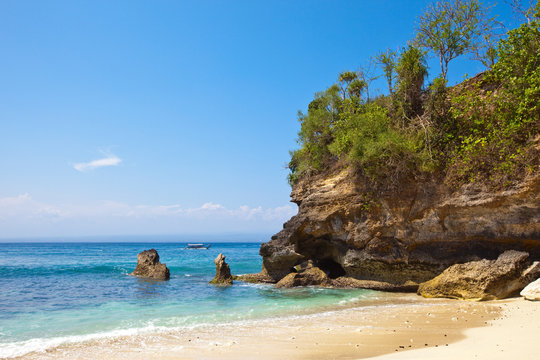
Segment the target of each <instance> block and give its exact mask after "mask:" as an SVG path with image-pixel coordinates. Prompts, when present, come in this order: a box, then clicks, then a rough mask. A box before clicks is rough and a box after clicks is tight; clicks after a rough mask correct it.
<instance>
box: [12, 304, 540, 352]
mask: <svg viewBox="0 0 540 360" xmlns="http://www.w3.org/2000/svg"><path fill="white" fill-rule="evenodd" d="M401 299H403V300H405V302H404V303H401V304H395V305H392V304H389V305H388V304H387V305H386V306H385V305H384V304H383V305H380V306H378V305H374V306H372V305H368V306H363V307H353V308H349V309H342V310H336V311H327V312H323V313H318V314H312V315H299V316H292V317H284V318H271V319H263V320H252V321H246V322H241V323H224V324H220V325H216V326H205V327H201V328H196V329H185V330H179V331H171V332H165V333H155V334H145V335H135V336H125V337H115V338H106V339H99V340H91V341H86V342H80V343H73V344H63V345H60V346H58V347H56V348H54V349H50V350H47V351H44V352H34V353H30V354H27V355H24V356H22V357H18V358H17V359H49V358H51V359H52V358H54V359H68V358H79V359H98V358H109V359H130V360H133V359H147V358H149V357H150V358H156V357H157V358H160V359H186V360H191V359H209V360H210V359H249V358H257V359H283V358H287V359H321V360H322V359H368V358H374V359H380V360H383V359H384V360H386V359H388V360H390V359H398V360H399V359H422V358H425V359H433V358H437V359H446V358H448V359H450V358H452V359H454V358H456V356H460V355H456V354H463V355H462V358H475V359H482V358H486V359H487V358H489V359H494V358H497V356H498V355H503V354H504V356H508V354H516V355H518V354H529V353H532V351H533V349H532V348H533V347H534V344H535V342H534V341H531V339H533V338H535V334H536V335H537V334H538V333H539V332H538V330H539V326H538V325H537V324H535V323H534V320H533V319H535V318H539V317H538V315H539V314H540V305H539V304H538V303H534V302H528V301H525V300H523V299H521V298H514V299H510V300H498V301H489V302H467V301H456V300H446V299H423V298H421V297H418V296H417V295H413V294H402V295H401ZM524 334H529V335H528V337H527V336H524ZM500 350H502V351H500ZM497 351H499V352H497ZM475 355H476V356H475ZM524 358H528V357H527V355H524Z"/></svg>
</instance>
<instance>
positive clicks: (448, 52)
mask: <svg viewBox="0 0 540 360" xmlns="http://www.w3.org/2000/svg"><path fill="white" fill-rule="evenodd" d="M482 17H483V9H482V7H481V6H480V2H479V1H478V0H444V1H437V2H436V3H432V4H430V5H429V6H428V9H427V11H426V12H425V14H424V15H422V16H420V17H419V18H418V27H417V31H418V36H417V42H418V44H419V45H420V46H421V47H425V48H427V49H429V50H431V51H433V52H434V53H435V54H436V55H437V56H438V58H439V60H440V64H441V74H442V78H443V79H446V74H447V72H448V63H449V62H450V61H451V60H453V59H455V58H456V57H458V56H460V55H462V54H464V53H465V52H468V51H470V50H471V49H472V48H473V47H474V46H475V41H476V39H477V37H478V36H479V28H478V23H479V22H480V20H481V19H482Z"/></svg>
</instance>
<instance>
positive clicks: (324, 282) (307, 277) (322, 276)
mask: <svg viewBox="0 0 540 360" xmlns="http://www.w3.org/2000/svg"><path fill="white" fill-rule="evenodd" d="M314 285H316V286H325V287H329V286H332V281H331V280H330V278H329V277H328V275H326V273H325V272H324V271H322V270H321V269H319V268H318V267H310V268H308V269H306V270H304V271H302V272H299V273H297V272H294V273H290V274H289V275H287V276H285V277H284V278H283V279H281V280H280V281H279V282H278V283H277V284H276V288H291V287H296V286H314Z"/></svg>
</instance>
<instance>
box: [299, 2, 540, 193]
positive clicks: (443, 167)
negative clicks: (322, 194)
mask: <svg viewBox="0 0 540 360" xmlns="http://www.w3.org/2000/svg"><path fill="white" fill-rule="evenodd" d="M514 5H515V9H516V10H517V12H520V13H522V15H524V18H525V19H526V20H527V21H526V22H525V23H524V24H522V25H521V26H520V27H518V28H516V29H513V30H510V31H507V32H506V34H501V33H497V31H496V27H495V26H493V25H494V24H495V20H494V18H489V17H488V16H487V13H488V12H487V10H486V8H483V7H482V6H481V4H480V2H479V1H478V0H447V1H441V2H438V3H436V4H435V5H433V6H431V7H429V8H428V9H427V11H426V13H425V14H424V15H422V16H421V17H420V18H419V21H418V24H419V25H418V29H417V30H418V34H417V36H416V38H415V39H414V40H412V41H411V42H410V43H409V44H408V45H407V46H406V47H404V48H403V49H402V50H401V52H400V53H399V54H396V53H395V52H393V51H391V50H387V51H386V52H382V53H380V54H378V55H377V56H375V57H374V62H375V63H377V64H379V65H380V67H381V69H382V71H383V75H384V76H385V78H386V80H387V83H388V90H389V93H388V94H387V95H382V96H379V97H376V98H371V99H370V98H369V96H366V95H367V94H366V91H367V89H368V88H369V83H370V81H371V80H372V79H373V77H372V76H368V75H366V72H361V71H360V72H352V71H345V72H343V73H341V74H340V75H339V76H338V79H337V82H336V83H335V84H334V85H332V86H330V87H329V88H328V89H326V90H324V91H322V92H320V93H317V94H316V96H315V98H314V100H313V101H312V102H311V103H310V104H309V106H308V110H307V112H306V113H299V121H300V123H301V129H300V132H299V134H298V135H299V138H298V143H299V145H300V148H299V149H297V150H295V151H293V152H292V153H291V161H290V163H289V169H290V175H289V182H290V183H291V185H292V184H294V183H296V182H297V181H298V180H299V179H300V178H304V177H309V176H311V175H314V174H317V173H320V172H323V171H325V170H328V169H330V168H334V167H344V166H353V167H355V168H356V169H357V170H358V171H359V172H360V173H361V174H362V175H364V176H366V177H368V178H370V179H372V180H373V181H374V182H375V183H380V184H381V183H384V184H386V185H397V184H398V182H400V181H401V180H402V179H404V178H414V177H416V176H419V175H422V174H444V178H445V181H446V182H447V183H448V184H450V185H454V186H457V185H460V184H464V183H467V182H477V181H483V182H486V183H488V184H490V185H492V186H498V187H501V186H506V185H509V184H511V183H512V181H513V180H515V179H518V178H521V177H523V176H524V175H526V174H527V173H531V172H534V171H537V169H538V166H539V165H540V164H539V158H540V157H539V154H538V144H537V143H538V137H539V129H540V68H539V66H540V56H539V55H538V54H540V30H539V26H540V3H538V2H537V3H536V5H534V6H532V7H531V8H529V9H521V8H519V2H517V1H515V2H514ZM496 43H497V44H496ZM495 44H496V46H495ZM428 51H431V52H432V53H433V54H434V55H436V56H437V57H438V58H439V59H440V62H441V75H440V76H439V77H437V78H435V79H434V80H433V82H432V83H431V84H429V85H428V86H427V87H425V86H424V85H425V84H424V83H425V79H426V77H427V74H428V68H427V65H426V56H427V55H428ZM463 54H471V55H472V56H473V58H474V59H476V60H480V61H482V63H483V64H484V65H486V66H488V71H486V72H485V73H483V74H480V75H478V76H476V77H474V78H472V79H470V80H467V81H465V82H463V83H462V84H460V85H457V86H455V87H452V88H449V87H447V86H446V73H447V70H448V65H449V63H450V61H451V60H452V59H454V58H455V57H457V56H460V55H463Z"/></svg>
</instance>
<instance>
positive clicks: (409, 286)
mask: <svg viewBox="0 0 540 360" xmlns="http://www.w3.org/2000/svg"><path fill="white" fill-rule="evenodd" d="M332 286H333V287H336V288H343V289H370V290H378V291H391V292H416V291H418V284H417V283H415V282H412V281H407V282H405V283H404V284H392V283H388V282H383V281H374V280H358V279H355V278H351V277H346V276H341V277H338V278H337V279H334V280H332Z"/></svg>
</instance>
